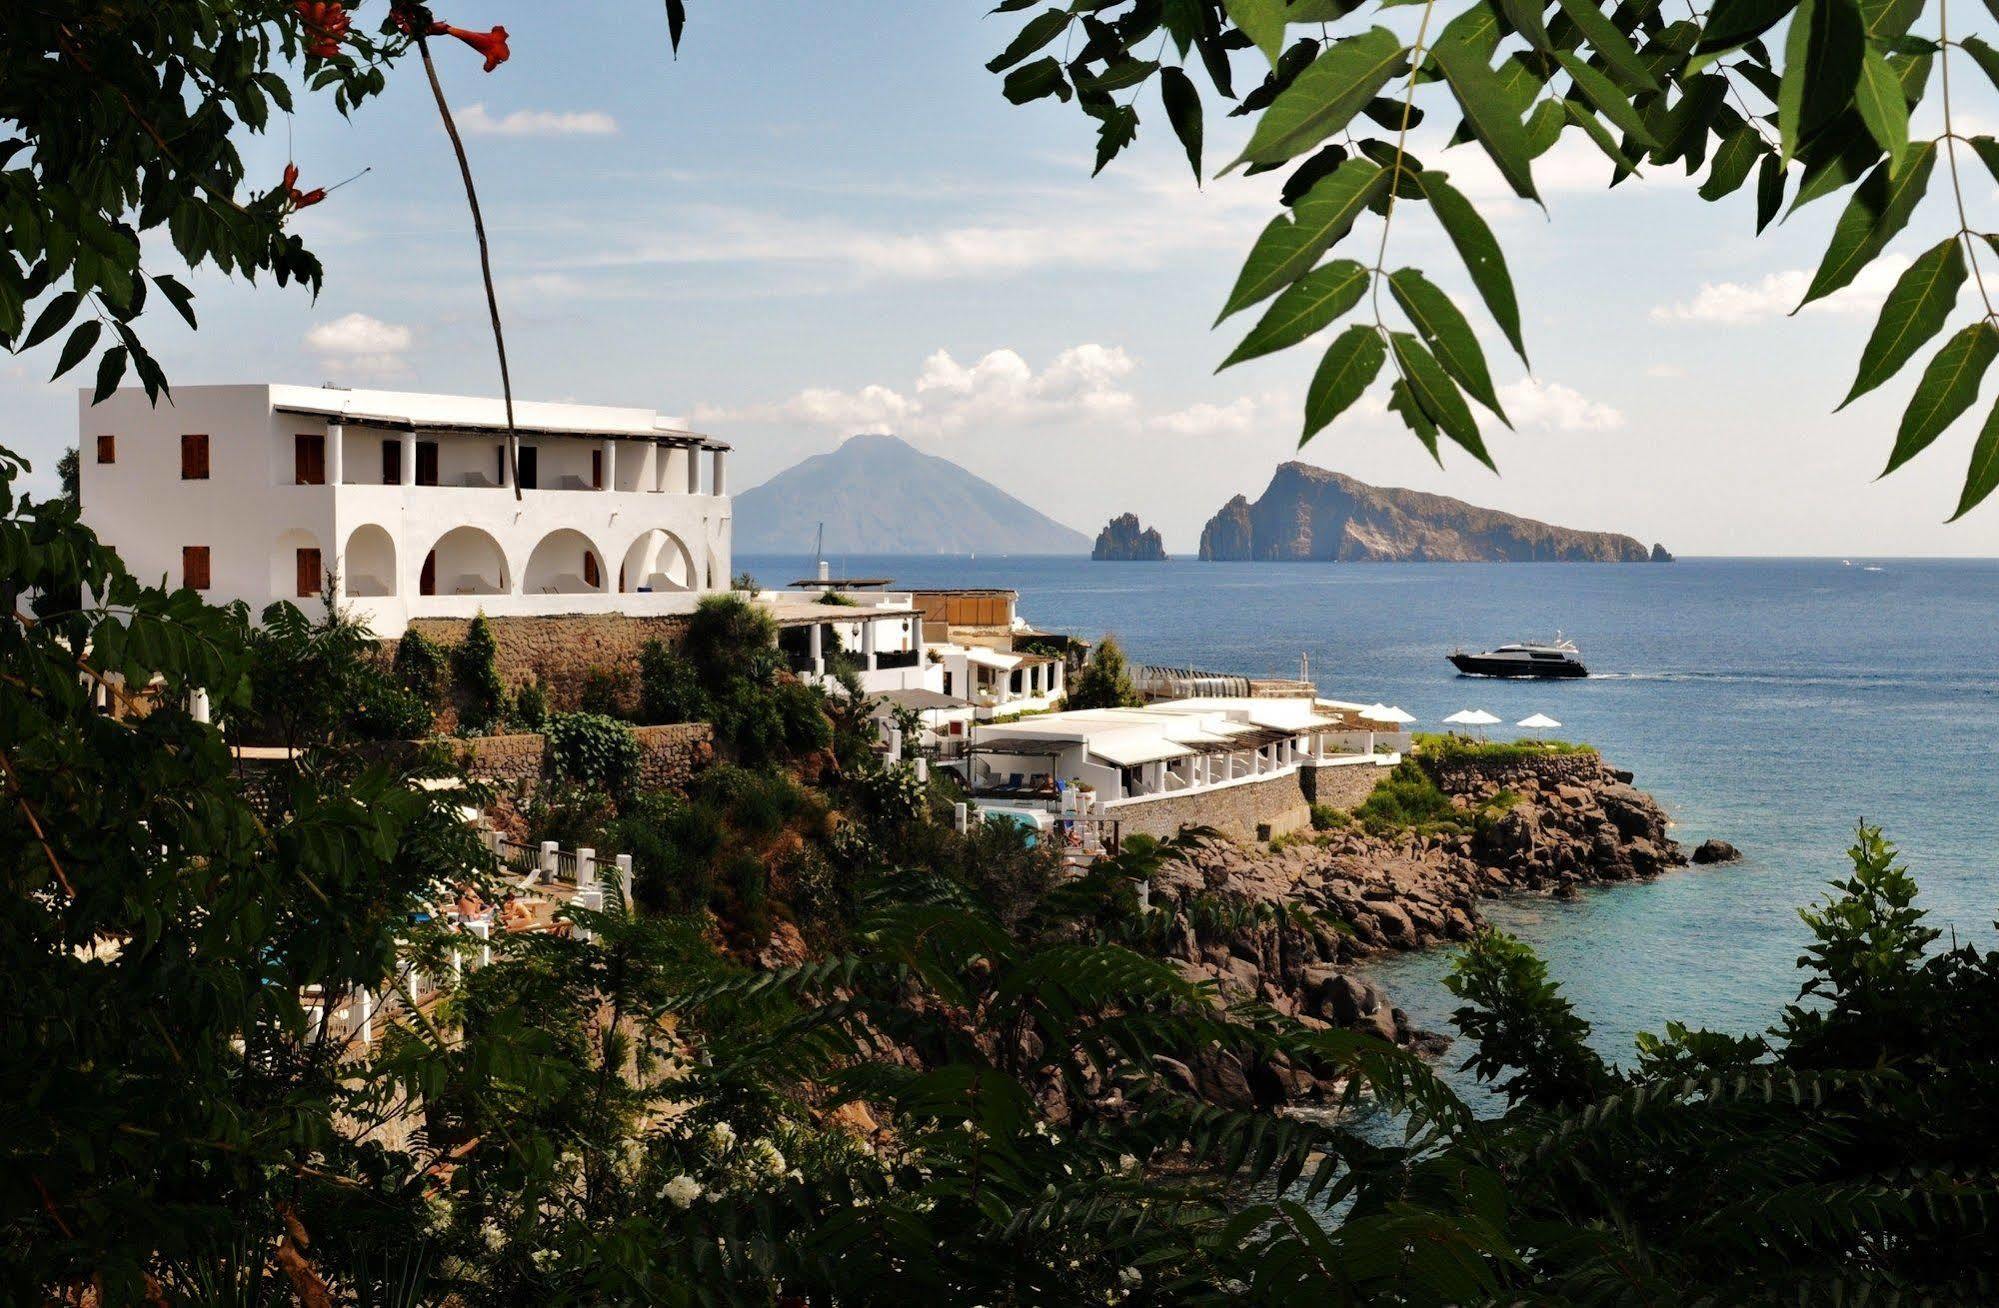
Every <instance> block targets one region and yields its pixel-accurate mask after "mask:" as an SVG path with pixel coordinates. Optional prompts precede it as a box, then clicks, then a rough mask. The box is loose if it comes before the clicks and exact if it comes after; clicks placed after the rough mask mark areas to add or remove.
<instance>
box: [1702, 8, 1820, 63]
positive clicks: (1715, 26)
mask: <svg viewBox="0 0 1999 1308" xmlns="http://www.w3.org/2000/svg"><path fill="white" fill-rule="evenodd" d="M1796 7H1797V0H1715V4H1714V7H1713V8H1711V9H1709V10H1708V15H1707V22H1706V23H1705V24H1704V25H1703V26H1702V28H1701V39H1700V44H1699V45H1697V46H1695V47H1694V49H1695V51H1697V52H1698V53H1701V54H1706V53H1708V52H1710V51H1714V50H1732V49H1734V48H1735V47H1736V46H1739V45H1746V44H1748V43H1749V42H1751V41H1753V40H1755V39H1756V38H1757V37H1759V36H1761V35H1763V33H1765V32H1767V31H1769V30H1770V29H1771V28H1773V27H1775V26H1776V25H1777V24H1778V23H1779V22H1781V21H1782V20H1783V17H1784V15H1785V14H1788V13H1790V12H1791V11H1792V10H1793V9H1794V8H1796Z"/></svg>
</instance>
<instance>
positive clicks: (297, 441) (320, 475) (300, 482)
mask: <svg viewBox="0 0 1999 1308" xmlns="http://www.w3.org/2000/svg"><path fill="white" fill-rule="evenodd" d="M292 484H293V485H295V486H324V485H325V484H326V437H324V436H322V435H319V434H317V433H314V432H306V433H302V434H300V435H297V436H294V437H292Z"/></svg>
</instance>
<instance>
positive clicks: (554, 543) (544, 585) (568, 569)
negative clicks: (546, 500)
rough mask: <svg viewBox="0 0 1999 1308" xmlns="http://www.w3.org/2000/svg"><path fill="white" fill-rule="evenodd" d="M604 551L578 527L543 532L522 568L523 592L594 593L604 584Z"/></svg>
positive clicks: (545, 593)
mask: <svg viewBox="0 0 1999 1308" xmlns="http://www.w3.org/2000/svg"><path fill="white" fill-rule="evenodd" d="M604 581H605V576H604V554H603V551H602V550H599V549H598V548H597V544H596V542H595V541H593V540H591V539H590V538H589V537H588V536H585V535H584V534H583V533H582V532H580V531H578V530H576V529H575V528H574V527H558V528H556V529H555V530H554V531H551V532H549V533H548V535H546V536H543V537H542V538H541V540H540V542H539V543H538V544H536V545H535V547H534V551H533V552H532V553H530V554H529V555H528V561H527V567H526V568H524V569H522V571H521V594H523V595H594V594H597V593H598V592H600V591H603V590H605V589H607V588H606V586H605V585H604Z"/></svg>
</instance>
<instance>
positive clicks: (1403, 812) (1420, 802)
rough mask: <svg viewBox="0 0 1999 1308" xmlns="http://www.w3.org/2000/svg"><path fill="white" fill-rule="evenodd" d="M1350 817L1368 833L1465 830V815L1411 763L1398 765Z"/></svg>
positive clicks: (1411, 760) (1416, 765)
mask: <svg viewBox="0 0 1999 1308" xmlns="http://www.w3.org/2000/svg"><path fill="white" fill-rule="evenodd" d="M1353 816H1354V817H1355V819H1357V820H1358V821H1359V822H1361V823H1362V824H1363V825H1364V826H1366V827H1367V828H1368V829H1369V830H1370V831H1378V832H1392V831H1440V830H1457V829H1461V828H1462V827H1463V826H1464V815H1463V814H1461V813H1459V812H1458V810H1457V809H1455V808H1453V807H1451V800H1450V796H1448V795H1446V794H1445V793H1444V792H1443V791H1441V790H1439V789H1438V788H1437V783H1436V782H1435V781H1432V780H1431V779H1430V774H1429V773H1427V772H1425V771H1424V770H1423V769H1422V767H1421V766H1420V765H1419V764H1417V763H1416V761H1415V760H1414V759H1406V760H1404V761H1403V762H1401V763H1398V764H1397V765H1396V767H1395V770H1394V771H1393V772H1391V773H1389V774H1388V775H1387V776H1386V777H1384V778H1382V780H1381V782H1380V783H1379V784H1378V785H1376V786H1375V788H1374V792H1373V793H1372V794H1370V795H1369V796H1368V797H1367V799H1366V800H1364V801H1363V802H1362V803H1361V805H1360V807H1359V808H1356V809H1355V810H1354V811H1353Z"/></svg>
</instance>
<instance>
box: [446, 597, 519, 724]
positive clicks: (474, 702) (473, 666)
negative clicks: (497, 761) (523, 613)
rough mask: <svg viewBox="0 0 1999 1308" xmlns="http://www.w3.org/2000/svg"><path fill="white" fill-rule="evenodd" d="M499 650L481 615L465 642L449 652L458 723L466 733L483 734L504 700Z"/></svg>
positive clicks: (473, 622) (474, 619)
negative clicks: (456, 693) (456, 698)
mask: <svg viewBox="0 0 1999 1308" xmlns="http://www.w3.org/2000/svg"><path fill="white" fill-rule="evenodd" d="M499 653H500V647H499V644H498V642H496V641H495V640H494V639H493V628H492V627H491V626H490V625H489V624H488V623H487V621H486V615H485V614H484V613H483V612H482V613H480V614H479V615H478V616H476V617H474V618H473V619H472V625H471V626H470V627H469V628H467V629H466V632H465V639H464V641H463V642H461V643H460V644H459V646H458V647H457V648H456V649H454V650H452V651H451V679H452V683H453V685H454V686H455V687H456V689H457V691H458V721H459V725H460V726H461V727H463V728H464V729H465V730H467V731H474V732H476V731H483V730H484V729H485V728H487V727H489V726H491V725H492V724H493V723H495V722H497V721H498V720H499V717H500V710H501V707H502V706H503V704H504V703H505V701H506V697H507V688H506V687H505V686H503V685H501V684H500V671H499V666H498V659H499Z"/></svg>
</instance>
